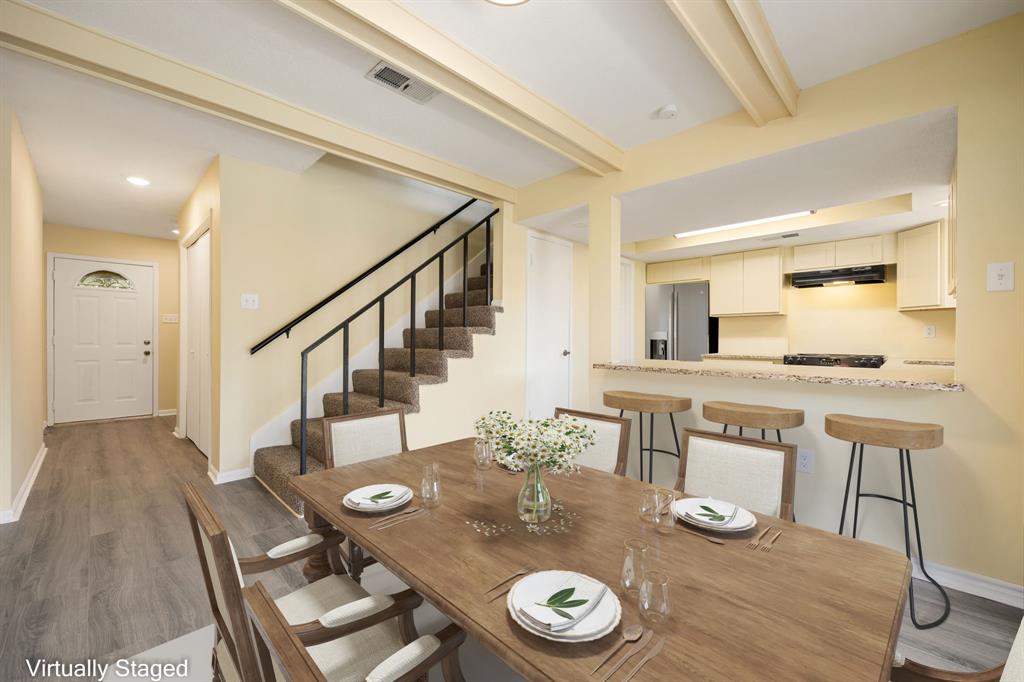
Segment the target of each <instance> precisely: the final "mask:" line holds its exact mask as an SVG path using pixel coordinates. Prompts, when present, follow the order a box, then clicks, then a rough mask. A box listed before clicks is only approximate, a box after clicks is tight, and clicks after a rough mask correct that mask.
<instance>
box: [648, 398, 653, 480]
mask: <svg viewBox="0 0 1024 682" xmlns="http://www.w3.org/2000/svg"><path fill="white" fill-rule="evenodd" d="M647 423H648V425H649V426H650V427H651V428H650V429H649V431H650V433H648V434H647V445H648V446H650V447H649V449H648V450H647V482H648V483H654V413H653V412H651V418H650V421H649V422H647Z"/></svg>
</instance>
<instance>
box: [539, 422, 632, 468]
mask: <svg viewBox="0 0 1024 682" xmlns="http://www.w3.org/2000/svg"><path fill="white" fill-rule="evenodd" d="M566 417H575V418H576V419H578V420H579V421H581V422H583V423H584V424H585V425H587V426H589V427H590V428H592V429H593V430H594V433H595V434H596V437H595V438H594V440H595V443H594V445H593V446H591V447H589V448H587V450H586V452H584V453H583V454H581V455H579V456H578V457H577V458H576V463H577V464H582V465H583V466H588V467H590V468H592V469H599V470H601V471H608V472H612V473H615V474H618V475H619V476H625V475H626V464H627V460H628V458H629V427H630V423H631V422H630V420H629V419H623V418H622V417H615V416H613V415H610V414H599V413H597V412H583V411H582V410H570V409H569V408H567V407H556V408H555V419H563V418H566Z"/></svg>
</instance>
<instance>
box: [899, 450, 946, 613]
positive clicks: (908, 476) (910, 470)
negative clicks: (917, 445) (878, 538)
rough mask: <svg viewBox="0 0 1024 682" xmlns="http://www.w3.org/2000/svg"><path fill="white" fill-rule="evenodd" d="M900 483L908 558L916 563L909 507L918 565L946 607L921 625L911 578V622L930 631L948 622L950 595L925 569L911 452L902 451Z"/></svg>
mask: <svg viewBox="0 0 1024 682" xmlns="http://www.w3.org/2000/svg"><path fill="white" fill-rule="evenodd" d="M904 456H906V458H907V466H906V474H904V471H903V458H904ZM908 479H909V481H910V503H909V504H908V503H907V483H906V482H907V480H908ZM900 483H901V484H902V488H903V537H904V541H905V545H906V549H907V558H908V559H910V561H911V562H913V561H914V557H913V556H912V555H911V553H910V523H909V520H908V518H907V507H908V506H909V507H910V508H911V509H913V510H914V535H915V536H916V539H917V558H918V563H919V564H920V567H921V573H923V574H924V577H926V578H927V579H928V581H929V582H930V583H931V584H932V585H935V587H937V588H938V590H939V593H940V594H942V600H943V602H944V603H945V606H944V608H943V610H942V615H941V616H939V617H938V618H936V619H935V620H933V621H932V622H930V623H924V624H922V623H919V622H918V620H917V609H916V608H915V605H914V580H913V578H911V580H910V597H909V598H910V620H911V622H913V623H914V627H916V628H917V629H918V630H928V629H930V628H933V627H936V626H938V625H941V624H942V623H943V622H944V621H945V620H946V618H948V617H949V610H950V604H949V595H948V594H947V593H946V590H945V589H944V588H943V587H942V585H940V584H939V583H938V581H936V580H935V578H933V577H931V575H929V574H928V571H927V569H925V567H924V547H923V546H922V545H921V524H920V522H919V520H918V517H917V492H916V491H915V490H914V469H913V467H912V466H911V464H910V450H900Z"/></svg>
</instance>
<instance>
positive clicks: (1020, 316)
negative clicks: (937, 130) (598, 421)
mask: <svg viewBox="0 0 1024 682" xmlns="http://www.w3.org/2000/svg"><path fill="white" fill-rule="evenodd" d="M1022 63H1024V15H1016V16H1014V17H1010V18H1009V19H1006V20H1004V21H1000V22H997V23H995V24H991V25H989V26H985V27H983V28H981V29H978V30H976V31H971V32H969V33H966V34H963V35H961V36H957V37H955V38H952V39H950V40H946V41H943V42H941V43H937V44H935V45H931V46H928V47H925V48H922V49H920V50H916V51H914V52H911V53H908V54H906V55H902V56H900V57H897V58H895V59H890V60H888V61H885V62H882V63H880V64H877V65H874V66H871V67H869V68H866V69H863V70H860V71H857V72H854V73H851V74H848V75H846V76H843V77H841V78H837V79H835V80H832V81H828V82H826V83H822V84H820V85H817V86H815V87H812V88H809V89H807V90H804V91H803V92H802V93H801V95H800V103H799V112H798V114H797V116H795V117H793V118H791V119H780V120H777V121H773V122H772V123H771V124H770V125H767V126H764V127H760V128H759V127H757V126H755V125H753V123H752V122H751V121H750V119H749V117H747V115H746V114H745V113H742V112H741V113H738V114H735V115H733V116H727V117H724V118H721V119H717V120H715V121H712V122H710V123H708V124H705V125H702V126H698V127H696V128H693V129H690V130H687V131H684V132H682V133H680V134H678V135H675V136H673V137H671V138H668V139H664V140H658V141H656V142H653V143H651V144H647V145H643V146H641V147H638V148H636V149H632V150H630V151H628V152H626V161H625V169H624V170H623V171H622V172H621V173H614V174H611V175H609V176H605V177H602V178H595V177H593V176H590V175H588V174H587V173H586V172H583V171H571V172H568V173H565V174H563V175H560V176H557V177H555V178H552V179H549V180H545V181H542V182H540V183H537V184H535V185H531V186H529V187H526V188H524V189H522V190H520V193H519V199H518V201H519V205H518V206H517V209H518V211H519V217H520V218H521V219H526V218H529V217H533V216H536V215H539V214H542V213H546V212H549V211H553V210H557V209H560V208H567V207H570V206H576V205H579V204H581V203H587V204H592V203H593V202H595V201H603V200H605V199H606V198H607V197H610V196H613V195H616V194H620V193H622V192H626V191H630V190H632V189H637V188H640V187H645V186H649V185H652V184H657V183H660V182H665V181H668V180H672V179H675V178H679V177H684V176H688V175H692V174H695V173H700V172H704V171H708V170H712V169H715V168H720V167H723V166H726V165H730V164H733V163H738V162H741V161H745V160H748V159H753V158H757V157H761V156H764V155H766V154H771V153H774V152H778V151H782V150H785V149H790V148H794V147H797V146H800V145H804V144H808V143H812V142H816V141H819V140H823V139H828V138H832V137H835V136H838V135H843V134H846V133H850V132H853V131H857V130H862V129H864V128H867V127H870V126H874V125H878V124H882V123H886V122H889V121H893V120H897V119H900V118H903V117H907V116H913V115H916V114H920V113H923V112H926V111H931V110H935V109H939V108H945V107H949V106H956V107H957V109H958V133H957V136H958V140H957V156H958V168H957V173H958V175H957V182H958V186H957V214H958V215H957V222H958V240H957V244H956V262H957V266H958V278H957V282H958V298H957V304H958V308H957V312H956V317H957V323H956V331H955V337H956V341H955V343H956V360H957V378H958V379H959V380H960V381H962V382H963V383H964V384H965V385H966V387H967V391H966V393H964V394H924V393H922V392H909V391H908V392H902V391H891V392H888V393H884V392H880V390H878V389H872V390H866V389H861V390H857V389H853V388H848V389H839V388H829V387H823V386H814V387H805V386H783V385H780V384H777V383H775V382H756V383H755V382H740V381H738V380H726V379H706V380H701V381H699V382H698V381H696V380H694V381H685V382H683V381H680V380H678V379H676V380H669V379H666V378H657V379H656V378H654V377H650V376H640V377H639V378H638V377H636V376H632V377H628V378H627V377H626V376H625V375H623V374H621V373H610V372H608V373H606V372H596V371H595V372H593V373H592V376H591V405H592V406H600V404H601V390H602V389H604V388H610V387H613V386H615V387H619V388H626V387H636V388H640V387H643V386H648V387H649V388H652V389H661V390H664V391H666V392H669V391H676V392H680V391H686V392H687V393H692V394H694V397H695V398H696V399H698V400H700V399H704V398H713V397H718V398H719V399H721V398H726V399H735V400H743V399H747V400H750V401H751V402H773V401H775V402H779V403H780V404H785V403H795V404H798V405H799V404H805V405H808V406H809V408H810V409H811V411H809V412H808V425H807V426H806V427H804V433H805V434H807V436H806V438H808V440H807V442H809V443H811V442H813V444H814V445H815V446H816V447H817V448H818V450H817V456H818V462H819V467H818V468H817V470H816V473H815V474H814V475H813V476H812V477H811V478H809V479H808V478H803V477H802V478H801V480H799V481H798V495H799V497H798V500H797V509H798V513H799V514H800V517H801V521H805V522H809V523H812V524H814V525H817V526H820V527H824V528H834V527H835V525H836V520H837V515H838V511H837V504H838V497H837V490H838V488H839V486H840V485H841V480H840V479H841V478H842V472H841V469H842V465H841V464H840V465H839V466H835V463H836V462H840V463H841V462H843V461H845V457H846V454H845V453H844V451H845V449H846V448H845V447H844V446H843V445H842V444H841V443H839V442H837V441H835V440H833V439H829V438H826V437H824V436H823V434H822V427H821V412H822V410H823V409H829V408H831V409H840V408H841V409H843V410H845V411H850V412H856V413H860V414H865V415H877V416H888V417H903V418H909V419H914V418H916V419H921V420H925V421H938V422H941V423H943V424H944V426H945V434H946V436H945V438H946V440H945V445H944V446H943V447H942V448H939V449H938V450H935V451H932V452H929V453H928V454H927V457H925V456H924V455H922V456H921V457H919V459H918V462H919V464H918V467H916V471H915V475H916V477H917V482H918V491H919V493H920V494H922V495H925V494H926V495H928V497H929V499H930V500H935V501H936V502H929V503H926V504H925V507H926V509H927V513H926V516H925V518H924V520H923V521H924V524H925V526H924V534H925V543H926V544H927V545H928V548H929V554H930V556H929V558H930V559H931V560H932V561H935V562H937V563H940V564H944V565H947V566H951V567H954V568H958V569H962V570H966V571H970V572H973V573H977V574H981V575H985V576H990V577H993V578H998V579H1002V580H1006V581H1010V582H1013V583H1016V584H1018V585H1019V584H1022V583H1024V503H1022V499H1024V494H1022V480H1024V458H1022V456H1021V452H1022V450H1024V419H1022V415H1024V351H1022V349H1024V293H1022V292H1024V287H1021V286H1019V285H1018V286H1017V288H1016V290H1015V291H1012V292H1000V293H990V292H986V291H985V267H986V264H987V263H992V262H1002V261H1006V260H1013V261H1015V262H1017V263H1018V266H1019V263H1020V261H1021V255H1022V254H1024V230H1021V229H1020V221H1021V216H1022V215H1024V192H1021V187H1024V165H1022V164H1021V162H1020V159H1021V158H1022V157H1024V126H1022V125H1021V120H1024V111H1022V107H1021V102H1022V101H1024V81H1022V79H1021V72H1020V65H1021V64H1022ZM592 229H593V226H592ZM591 344H592V346H593V344H594V340H593V339H591ZM698 385H699V386H698ZM698 388H699V389H700V390H699V391H698V390H697V389H698ZM799 438H804V436H799ZM821 463H824V464H823V465H822V464H821ZM889 463H890V464H891V462H889ZM885 473H886V474H887V475H889V476H891V474H892V471H891V468H890V469H888V470H886V472H885ZM889 480H890V481H891V480H892V479H891V478H890V479H889ZM925 491H927V492H925ZM801 509H803V510H805V511H806V513H805V511H800V510H801ZM872 514H873V515H874V517H875V518H876V519H877V523H878V524H879V526H880V528H879V531H878V533H877V534H873V535H872V537H874V538H877V539H878V540H879V541H884V542H887V543H888V544H891V545H892V546H894V547H900V545H899V543H896V542H894V541H893V537H894V536H895V530H896V529H897V528H898V530H900V531H902V528H901V523H900V520H899V519H898V518H897V517H898V516H899V515H898V514H895V513H894V514H889V515H885V514H882V513H881V510H879V511H878V512H872ZM992 519H1001V520H1005V521H1001V522H999V523H993V522H992ZM979 529H982V530H979Z"/></svg>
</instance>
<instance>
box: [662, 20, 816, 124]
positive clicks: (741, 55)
mask: <svg viewBox="0 0 1024 682" xmlns="http://www.w3.org/2000/svg"><path fill="white" fill-rule="evenodd" d="M665 4H667V5H668V7H669V9H670V10H672V13H673V14H674V15H675V16H676V18H677V19H678V20H679V22H680V23H681V24H682V25H683V27H684V28H685V29H686V31H687V32H688V33H689V34H690V37H691V38H693V40H694V42H695V43H697V46H698V47H700V49H701V51H702V52H703V53H704V56H705V57H707V58H708V61H710V62H711V65H712V66H714V67H715V70H716V71H718V75H719V76H721V78H722V80H723V81H725V84H726V85H727V86H729V89H730V90H732V92H733V94H734V95H736V99H738V100H739V101H740V104H742V105H743V108H744V109H746V110H747V113H749V114H750V117H751V118H752V119H754V122H755V123H756V124H757V125H759V126H761V125H764V124H766V123H768V122H769V121H774V120H775V119H777V118H783V117H785V116H794V115H796V107H797V98H798V96H799V93H800V91H799V89H798V88H797V86H796V81H794V80H793V75H792V74H791V73H790V71H789V66H788V65H787V64H786V61H785V59H783V57H782V52H781V51H780V50H779V46H778V44H777V43H776V42H775V36H773V35H772V32H771V28H769V26H768V21H767V19H765V16H764V12H763V10H762V9H761V5H760V4H759V3H758V2H757V0H704V1H703V2H689V1H687V0H665Z"/></svg>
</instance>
